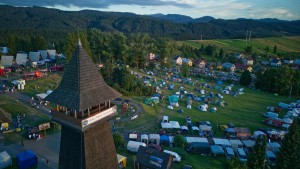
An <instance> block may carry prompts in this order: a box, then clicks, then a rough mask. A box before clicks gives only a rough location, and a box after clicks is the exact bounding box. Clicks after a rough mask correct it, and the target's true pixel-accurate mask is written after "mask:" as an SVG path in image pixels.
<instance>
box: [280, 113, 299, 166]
mask: <svg viewBox="0 0 300 169" xmlns="http://www.w3.org/2000/svg"><path fill="white" fill-rule="evenodd" d="M299 159H300V119H295V120H294V122H293V124H292V125H291V127H290V128H289V132H288V134H287V135H286V136H285V137H284V141H283V143H282V146H281V148H280V151H279V153H278V155H277V163H276V168H278V169H291V168H294V169H300V160H299Z"/></svg>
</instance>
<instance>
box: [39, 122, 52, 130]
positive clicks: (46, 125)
mask: <svg viewBox="0 0 300 169" xmlns="http://www.w3.org/2000/svg"><path fill="white" fill-rule="evenodd" d="M49 128H50V123H43V124H40V125H39V130H40V131H41V130H47V129H49Z"/></svg>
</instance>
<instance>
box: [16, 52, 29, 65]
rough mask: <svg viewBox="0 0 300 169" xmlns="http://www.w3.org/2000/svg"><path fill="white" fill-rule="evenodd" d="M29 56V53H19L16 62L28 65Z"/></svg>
mask: <svg viewBox="0 0 300 169" xmlns="http://www.w3.org/2000/svg"><path fill="white" fill-rule="evenodd" d="M27 57H28V54H27V53H17V57H16V63H17V64H18V65H26V63H27Z"/></svg>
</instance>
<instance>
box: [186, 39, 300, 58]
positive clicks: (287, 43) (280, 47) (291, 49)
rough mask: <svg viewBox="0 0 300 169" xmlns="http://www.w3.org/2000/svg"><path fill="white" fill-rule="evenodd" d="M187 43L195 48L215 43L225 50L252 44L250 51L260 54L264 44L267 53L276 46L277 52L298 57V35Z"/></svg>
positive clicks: (238, 49)
mask: <svg viewBox="0 0 300 169" xmlns="http://www.w3.org/2000/svg"><path fill="white" fill-rule="evenodd" d="M184 43H185V44H187V45H190V46H192V47H195V48H200V47H201V45H202V44H203V45H205V46H207V45H209V44H211V45H216V46H217V48H218V49H220V48H223V49H224V50H225V51H226V52H244V48H245V47H246V46H247V45H252V48H253V49H252V52H253V53H255V52H256V53H257V54H260V55H263V54H265V48H266V46H268V47H269V49H270V51H269V54H272V52H273V47H274V46H275V45H276V46H277V53H288V54H290V55H293V56H295V57H296V58H300V48H299V46H300V37H299V36H293V37H272V38H256V39H252V40H251V42H246V41H245V39H217V40H202V41H200V40H193V41H185V42H184Z"/></svg>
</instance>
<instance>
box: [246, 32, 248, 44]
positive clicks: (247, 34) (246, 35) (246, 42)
mask: <svg viewBox="0 0 300 169" xmlns="http://www.w3.org/2000/svg"><path fill="white" fill-rule="evenodd" d="M247 36H248V30H247V33H246V43H247Z"/></svg>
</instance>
